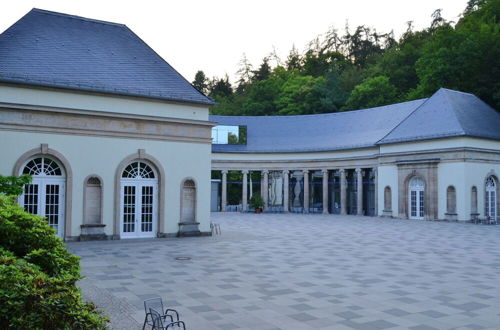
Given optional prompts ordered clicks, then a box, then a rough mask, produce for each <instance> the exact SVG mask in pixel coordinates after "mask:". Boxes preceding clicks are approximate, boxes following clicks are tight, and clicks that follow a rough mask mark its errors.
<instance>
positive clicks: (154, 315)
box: [149, 308, 186, 330]
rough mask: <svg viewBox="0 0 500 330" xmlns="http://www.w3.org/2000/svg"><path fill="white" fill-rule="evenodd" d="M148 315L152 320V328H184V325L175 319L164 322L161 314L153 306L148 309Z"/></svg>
mask: <svg viewBox="0 0 500 330" xmlns="http://www.w3.org/2000/svg"><path fill="white" fill-rule="evenodd" d="M149 315H150V316H151V320H152V322H153V328H152V329H153V330H167V329H174V328H175V327H178V328H180V329H183V330H186V325H185V324H184V322H182V321H175V322H170V323H168V324H164V323H163V320H164V319H163V317H162V315H161V314H160V313H158V312H157V311H156V310H154V309H153V308H150V309H149Z"/></svg>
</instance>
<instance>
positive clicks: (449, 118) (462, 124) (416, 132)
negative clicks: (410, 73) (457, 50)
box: [378, 88, 500, 144]
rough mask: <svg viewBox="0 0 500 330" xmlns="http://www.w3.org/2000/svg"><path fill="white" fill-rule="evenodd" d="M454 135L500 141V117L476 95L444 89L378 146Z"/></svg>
mask: <svg viewBox="0 0 500 330" xmlns="http://www.w3.org/2000/svg"><path fill="white" fill-rule="evenodd" d="M452 136H472V137H479V138H486V139H493V140H500V114H499V113H498V112H496V111H495V110H494V109H493V108H492V107H490V106H489V105H488V104H486V103H484V102H483V101H481V100H480V99H479V98H478V97H477V96H475V95H473V94H469V93H463V92H458V91H454V90H450V89H445V88H441V89H440V90H438V91H437V92H436V93H435V94H434V95H432V96H431V97H430V98H429V99H427V101H425V102H424V103H423V104H422V105H421V106H420V107H418V108H417V109H416V110H415V111H413V112H412V113H411V114H410V115H409V116H408V118H406V119H405V120H404V121H402V122H401V123H400V124H399V125H398V126H397V127H395V128H394V129H393V130H392V131H391V132H390V133H389V134H388V135H387V136H385V137H384V138H383V139H382V140H380V141H379V143H378V144H385V143H395V142H407V141H418V140H427V139H435V138H443V137H452Z"/></svg>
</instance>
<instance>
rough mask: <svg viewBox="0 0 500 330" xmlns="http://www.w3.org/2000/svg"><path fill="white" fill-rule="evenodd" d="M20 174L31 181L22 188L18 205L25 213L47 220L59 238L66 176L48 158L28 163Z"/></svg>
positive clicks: (38, 158) (62, 227)
mask: <svg viewBox="0 0 500 330" xmlns="http://www.w3.org/2000/svg"><path fill="white" fill-rule="evenodd" d="M22 174H30V175H32V176H33V181H32V182H31V183H30V184H28V185H26V186H25V187H24V194H23V195H21V197H20V199H19V203H20V204H21V205H22V206H23V207H24V209H25V210H26V211H27V212H30V213H32V214H37V215H40V216H42V217H45V218H46V219H47V222H48V224H49V226H50V227H51V228H53V229H54V230H55V231H56V233H57V235H58V236H59V237H63V235H64V203H65V198H64V197H65V196H64V195H65V193H64V192H65V184H66V176H65V173H64V170H63V169H62V167H61V166H60V165H59V164H58V163H57V162H56V161H55V160H53V159H51V158H49V157H36V158H33V159H31V160H30V161H28V163H27V164H26V165H25V166H24V168H23V171H22Z"/></svg>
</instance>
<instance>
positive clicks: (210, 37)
mask: <svg viewBox="0 0 500 330" xmlns="http://www.w3.org/2000/svg"><path fill="white" fill-rule="evenodd" d="M466 4H467V0H418V1H415V0H376V1H375V0H210V1H207V0H178V1H177V0H176V1H172V0H119V1H115V0H85V1H82V0H0V32H3V31H4V30H5V29H7V28H8V27H9V26H11V25H12V24H13V23H15V22H16V21H17V20H18V19H20V18H21V17H22V16H23V15H25V14H26V13H27V12H28V11H30V10H31V9H32V8H40V9H46V10H52V11H57V12H62V13H67V14H72V15H77V16H83V17H88V18H93V19H98V20H104V21H110V22H115V23H122V24H125V25H127V26H128V27H129V28H130V29H132V31H134V32H135V33H136V34H137V35H138V36H139V37H141V39H143V40H144V41H145V42H146V43H147V44H148V45H149V46H150V47H151V48H153V49H154V50H155V51H156V52H157V53H158V54H159V55H160V56H162V57H163V59H165V60H166V61H167V62H168V63H170V65H172V66H173V67H174V68H175V69H176V70H177V71H178V72H179V73H181V74H182V75H183V76H184V77H185V78H186V79H187V80H189V81H192V80H193V78H194V75H195V73H196V71H198V70H203V71H204V72H205V74H206V75H207V76H208V77H213V76H217V77H223V76H224V75H225V74H227V75H228V76H229V77H230V80H231V81H233V82H234V81H235V80H236V79H235V75H236V71H237V70H238V66H239V63H240V61H241V59H242V57H243V54H245V55H246V57H247V58H248V60H249V61H250V63H252V64H253V66H254V67H258V66H259V64H260V63H261V62H262V59H263V58H264V57H265V56H267V55H269V54H270V53H271V52H272V51H273V49H274V50H276V53H277V54H278V55H279V57H280V58H282V59H286V57H287V55H288V53H289V51H290V49H291V48H292V46H294V45H295V47H296V48H297V49H298V50H299V51H300V52H302V51H303V50H304V49H305V47H306V46H307V44H308V43H309V42H310V41H311V40H313V39H315V38H316V37H317V36H318V35H320V34H322V33H325V32H326V31H327V30H328V29H330V28H331V27H334V28H336V29H338V30H339V32H343V30H344V27H345V25H346V22H348V23H349V26H350V27H351V29H352V28H354V27H356V26H358V25H366V26H369V27H373V28H376V29H377V31H378V32H389V31H391V30H394V33H395V35H396V37H399V36H400V35H401V34H402V33H403V32H404V31H405V30H406V26H407V23H406V22H408V21H413V25H414V27H415V29H417V30H418V29H422V28H425V27H428V26H429V24H430V22H431V14H432V13H433V12H434V10H435V9H442V15H443V17H444V18H445V19H447V20H452V21H455V22H456V21H457V20H458V19H459V17H460V14H461V13H462V12H463V10H464V8H465V6H466Z"/></svg>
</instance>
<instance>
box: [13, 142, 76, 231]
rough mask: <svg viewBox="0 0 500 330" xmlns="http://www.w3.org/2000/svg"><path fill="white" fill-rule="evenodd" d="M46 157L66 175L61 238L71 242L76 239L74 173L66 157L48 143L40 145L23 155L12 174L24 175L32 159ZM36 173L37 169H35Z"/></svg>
mask: <svg viewBox="0 0 500 330" xmlns="http://www.w3.org/2000/svg"><path fill="white" fill-rule="evenodd" d="M38 156H39V157H46V158H50V159H52V160H54V161H56V162H57V163H58V164H59V165H60V167H61V168H62V170H63V171H64V174H65V181H64V187H63V193H64V203H63V208H64V217H63V226H64V231H63V232H62V233H60V236H61V238H63V239H64V240H71V239H74V237H72V236H71V220H72V200H73V171H72V169H71V165H70V163H69V161H68V160H67V159H66V157H64V156H63V154H61V153H60V152H58V151H56V150H54V149H51V148H49V145H48V144H46V143H42V144H40V147H38V148H34V149H31V150H29V151H27V152H25V153H24V154H22V155H21V156H20V157H19V158H18V160H17V161H16V163H15V164H14V168H13V170H12V174H13V175H15V176H17V175H20V174H22V172H23V170H24V167H25V166H26V165H27V164H28V162H29V161H30V160H31V159H34V158H36V157H38ZM33 170H34V171H35V172H36V169H35V168H34V169H33Z"/></svg>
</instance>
